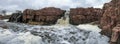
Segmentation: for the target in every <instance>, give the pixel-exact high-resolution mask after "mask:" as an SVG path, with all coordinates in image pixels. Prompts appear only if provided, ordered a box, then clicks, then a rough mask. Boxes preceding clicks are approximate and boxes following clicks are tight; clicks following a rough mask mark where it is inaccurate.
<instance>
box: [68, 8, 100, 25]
mask: <svg viewBox="0 0 120 44" xmlns="http://www.w3.org/2000/svg"><path fill="white" fill-rule="evenodd" d="M101 16H102V9H99V8H92V7H91V8H72V9H70V23H71V24H74V25H78V24H84V23H90V22H93V21H98V20H99V19H100V18H101Z"/></svg>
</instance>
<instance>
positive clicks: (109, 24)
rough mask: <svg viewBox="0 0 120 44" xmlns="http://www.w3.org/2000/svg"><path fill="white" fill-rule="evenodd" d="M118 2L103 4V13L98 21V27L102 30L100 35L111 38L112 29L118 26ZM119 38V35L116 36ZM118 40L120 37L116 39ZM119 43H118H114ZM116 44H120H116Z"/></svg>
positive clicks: (119, 19) (119, 14) (119, 2)
mask: <svg viewBox="0 0 120 44" xmlns="http://www.w3.org/2000/svg"><path fill="white" fill-rule="evenodd" d="M119 5H120V0H112V1H111V2H110V3H106V4H104V8H103V10H104V13H103V16H102V18H101V20H100V27H101V28H102V32H101V33H102V34H104V35H107V36H108V37H111V35H112V33H113V31H112V29H113V28H114V27H115V26H117V25H118V24H120V6H119ZM118 36H119V34H118ZM118 39H120V36H119V37H118ZM116 42H119V41H116ZM116 44H120V42H119V43H116Z"/></svg>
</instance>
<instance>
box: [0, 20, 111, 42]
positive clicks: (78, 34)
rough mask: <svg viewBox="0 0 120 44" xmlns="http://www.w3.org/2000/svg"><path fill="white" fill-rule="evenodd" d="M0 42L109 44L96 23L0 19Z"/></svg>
mask: <svg viewBox="0 0 120 44" xmlns="http://www.w3.org/2000/svg"><path fill="white" fill-rule="evenodd" d="M0 24H1V26H2V25H7V27H8V29H4V28H0V44H109V43H108V41H109V38H108V37H106V36H104V35H101V34H99V32H100V29H99V28H98V27H97V26H96V25H89V24H85V25H79V26H73V25H68V26H59V25H53V26H40V25H26V24H19V23H9V22H3V21H0Z"/></svg>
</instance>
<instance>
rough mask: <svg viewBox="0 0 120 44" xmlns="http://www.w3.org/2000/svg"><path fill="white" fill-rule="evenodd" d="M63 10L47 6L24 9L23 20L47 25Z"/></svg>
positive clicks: (61, 14)
mask: <svg viewBox="0 0 120 44" xmlns="http://www.w3.org/2000/svg"><path fill="white" fill-rule="evenodd" d="M64 13H65V11H64V10H61V9H59V8H54V7H48V8H43V9H40V10H32V9H26V10H25V11H24V12H23V14H24V15H23V16H22V18H23V22H25V23H30V24H41V25H49V24H55V23H56V22H57V20H58V19H59V18H61V17H62V16H63V15H64Z"/></svg>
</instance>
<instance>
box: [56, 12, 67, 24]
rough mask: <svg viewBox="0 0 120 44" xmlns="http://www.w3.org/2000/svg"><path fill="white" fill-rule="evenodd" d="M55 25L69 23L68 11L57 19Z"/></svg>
mask: <svg viewBox="0 0 120 44" xmlns="http://www.w3.org/2000/svg"><path fill="white" fill-rule="evenodd" d="M56 25H69V11H66V12H65V15H64V16H63V17H61V19H58V21H57V23H56Z"/></svg>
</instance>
